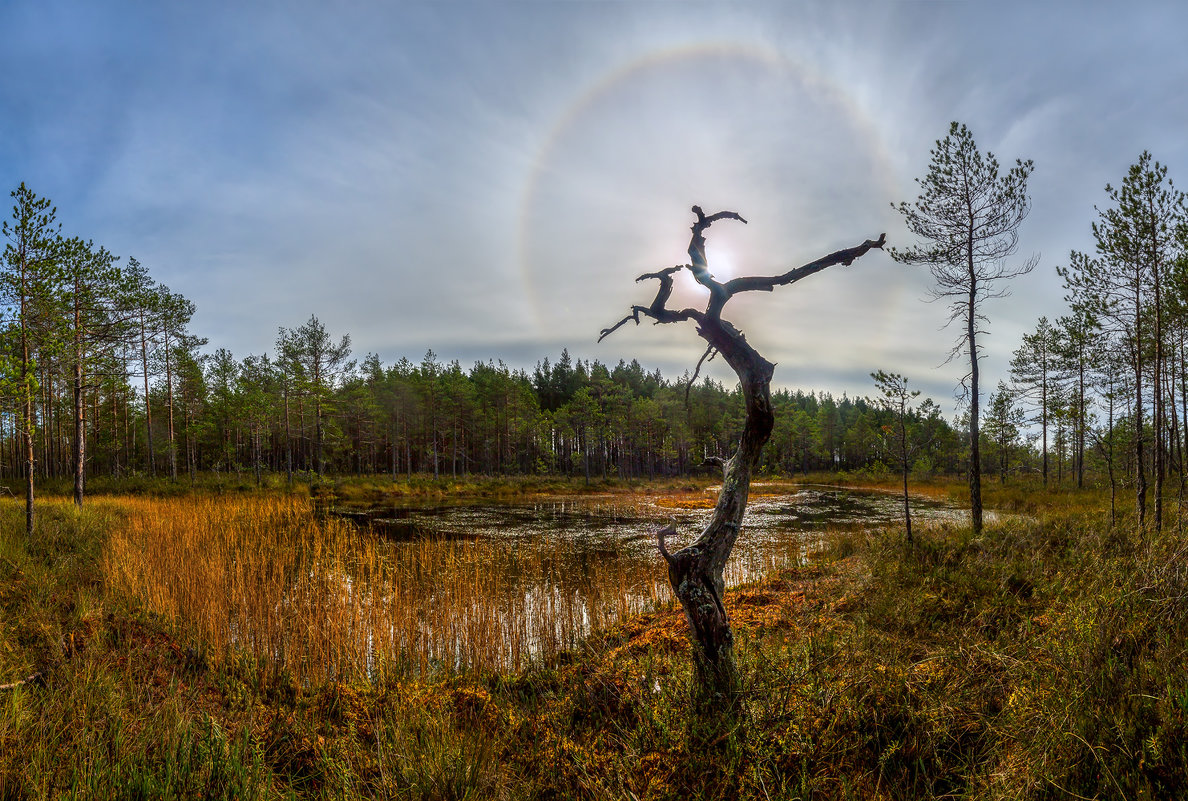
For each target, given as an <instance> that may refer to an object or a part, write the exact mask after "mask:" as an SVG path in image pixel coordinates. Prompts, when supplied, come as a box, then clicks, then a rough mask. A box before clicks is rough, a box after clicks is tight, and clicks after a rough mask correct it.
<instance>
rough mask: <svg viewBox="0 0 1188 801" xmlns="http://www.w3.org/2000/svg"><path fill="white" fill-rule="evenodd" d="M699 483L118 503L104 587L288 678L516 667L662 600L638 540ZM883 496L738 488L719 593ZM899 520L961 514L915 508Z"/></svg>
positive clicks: (690, 531) (875, 522)
mask: <svg viewBox="0 0 1188 801" xmlns="http://www.w3.org/2000/svg"><path fill="white" fill-rule="evenodd" d="M716 494H717V493H716V490H715V489H714V488H709V489H706V490H705V491H701V492H697V491H689V492H680V493H674V494H633V495H598V496H583V497H565V498H562V497H551V496H550V497H547V498H538V499H536V500H518V501H491V500H485V501H481V502H480V501H466V500H458V501H457V502H454V503H437V504H432V505H402V506H396V507H394V506H391V505H387V506H384V505H373V506H364V505H353V506H352V505H347V504H344V503H342V502H338V503H336V504H335V505H324V504H323V503H318V504H314V505H311V502H310V500H309V499H308V498H302V497H300V496H295V495H289V496H272V497H243V498H218V497H194V498H178V499H140V500H127V501H126V502H125V505H126V506H127V507H128V508H127V510H126V511H127V517H126V519H127V524H126V525H124V526H121V527H119V529H118V530H117V531H116V532H115V533H113V535H112V537H111V538H110V540H109V543H108V546H107V549H106V553H105V556H104V564H105V571H106V575H107V586H108V591H109V592H112V593H116V594H120V595H123V596H127V597H129V598H134V599H137V603H143V604H144V605H145V606H146V607H147V608H148V609H150V610H151V611H153V612H154V613H156V614H159V615H161V616H162V617H164V618H166V619H168V620H172V621H175V622H176V623H177V624H179V625H180V626H181V627H183V628H184V629H185V630H187V631H189V632H192V633H193V634H194V635H195V636H196V637H197V638H198V639H200V640H201V641H202V642H204V643H206V644H207V646H208V647H210V648H212V649H214V650H215V651H216V652H221V653H232V652H238V653H246V654H247V655H249V656H251V657H252V658H254V659H257V660H260V661H261V662H263V663H267V664H270V665H273V666H276V667H277V669H280V670H284V671H288V672H289V673H290V674H292V675H293V676H295V677H298V678H299V679H300V680H309V681H325V680H331V679H341V678H365V677H373V676H376V675H379V674H384V673H390V672H397V673H407V672H410V671H411V672H415V673H419V674H425V673H435V672H440V671H455V670H469V669H491V670H515V669H518V668H521V667H523V666H524V665H525V664H527V663H528V662H531V661H534V660H537V659H540V658H547V657H548V656H550V655H552V654H556V653H558V652H560V651H563V650H565V649H569V648H572V647H574V646H576V645H578V644H579V643H580V642H581V641H582V639H583V638H584V637H586V635H588V634H589V633H590V632H591V631H593V630H596V629H600V628H604V627H606V626H608V625H612V624H614V623H615V622H616V621H619V620H622V619H624V618H625V617H628V616H630V615H632V614H634V613H637V612H642V611H646V610H648V609H652V608H655V607H656V606H658V605H663V604H667V603H669V602H670V600H671V595H670V591H669V587H668V576H667V571H666V569H665V565H664V564H663V561H662V560H661V559H660V558H659V556H658V554H657V552H656V545H655V537H654V533H653V532H655V531H656V530H657V529H659V528H661V527H662V526H664V525H665V524H667V523H669V522H674V523H676V525H677V529H678V532H679V533H678V536H676V537H673V538H671V539H670V541H669V545H670V547H680V546H681V545H683V544H686V543H689V542H691V541H692V540H693V538H695V537H696V536H697V535H698V534H699V533H700V531H701V529H702V527H703V526H704V524H705V523H706V522H707V521H708V519H709V517H710V515H711V514H712V509H713V505H714V501H715V499H716ZM901 504H902V500H901V497H900V496H897V495H895V494H894V493H887V492H874V491H861V490H853V489H842V488H837V487H828V486H796V485H764V484H753V485H752V488H751V496H750V502H749V504H748V507H747V514H746V518H745V520H744V526H743V531H742V533H741V535H740V537H739V539H738V542H737V544H736V545H735V548H734V551H733V553H732V555H731V558H730V561H729V562H728V563H727V566H726V581H727V583H728V584H730V585H736V584H739V583H743V582H747V581H751V580H755V579H759V578H761V577H763V576H764V575H767V574H769V573H771V572H772V571H774V570H778V569H779V568H781V567H785V566H789V565H796V564H799V563H801V562H802V561H803V560H804V558H805V556H806V554H808V553H809V552H810V551H812V550H813V549H814V548H816V547H818V546H819V545H820V544H821V543H822V542H823V541H824V540H825V538H827V537H829V536H831V532H835V531H837V530H839V529H844V528H863V527H875V526H883V525H886V524H888V523H894V522H895V521H898V520H900V516H901V515H902V505H901ZM912 506H913V519H914V520H916V521H918V522H920V523H922V524H926V523H928V522H929V521H945V520H959V519H963V518H964V517H965V514H964V512H962V511H961V510H959V509H957V508H955V507H953V506H952V505H950V504H947V503H944V502H940V501H935V500H929V499H926V498H914V499H913V504H912Z"/></svg>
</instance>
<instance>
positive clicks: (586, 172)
mask: <svg viewBox="0 0 1188 801" xmlns="http://www.w3.org/2000/svg"><path fill="white" fill-rule="evenodd" d="M1186 27H1188V7H1184V6H1183V5H1182V4H1177V3H1167V4H1157V3H1139V4H1126V5H1124V4H1118V3H1100V4H1094V3H1087V2H1076V3H1072V2H1068V3H1062V2H1044V3H1035V2H1020V3H994V4H990V3H974V2H939V1H937V0H933V1H931V2H871V3H858V2H845V0H842V1H841V2H820V3H810V2H805V3H800V2H778V3H749V2H746V3H744V2H722V3H698V2H678V1H677V0H666V1H664V2H660V1H659V0H654V1H652V2H648V1H646V0H641V1H640V2H627V0H618V1H616V2H603V1H599V2H593V1H582V0H566V1H564V2H562V1H561V0H553V1H551V2H546V1H544V0H534V1H533V2H527V1H526V0H524V1H522V2H496V1H495V0H489V1H488V2H476V3H465V2H453V1H451V0H441V1H440V2H427V1H426V2H416V3H411V2H378V1H377V2H347V1H345V0H344V1H341V2H334V3H327V2H301V1H299V0H285V2H275V3H269V2H252V3H242V2H204V3H152V2H147V0H145V1H143V2H121V1H120V0H109V2H104V3H95V2H91V1H90V0H74V1H73V2H54V0H37V1H36V2H33V1H27V0H4V2H0V30H2V31H4V32H5V34H4V37H3V39H4V44H3V46H0V186H3V187H4V189H5V191H8V190H10V189H12V188H15V187H16V186H17V185H18V184H19V183H20V182H22V181H23V182H25V183H26V184H28V186H29V187H30V188H31V189H33V191H35V192H36V193H38V194H39V195H42V196H46V197H49V198H50V199H51V200H53V201H54V203H55V204H56V205H57V208H58V219H59V221H61V222H62V224H63V232H64V233H66V234H68V235H79V236H82V237H84V238H87V239H92V240H94V241H95V242H96V243H97V244H100V245H103V246H104V247H106V248H108V250H110V251H111V252H113V253H114V254H116V255H118V256H120V257H123V258H125V259H126V258H127V257H135V258H137V259H138V260H139V261H140V262H141V263H142V264H144V265H145V266H146V267H148V268H149V270H150V271H151V274H152V275H153V276H154V277H155V278H156V279H157V280H158V281H160V282H161V283H163V284H166V285H168V286H169V288H170V289H171V290H172V291H174V292H179V293H181V294H183V295H185V296H186V297H188V298H189V299H190V300H192V301H194V303H195V304H196V305H197V314H196V315H195V317H194V320H193V323H192V329H193V330H194V331H195V332H196V333H198V334H201V335H203V336H206V337H208V338H209V340H210V348H211V349H213V348H216V347H226V348H229V349H230V350H231V351H232V352H233V353H234V354H235V355H236V356H237V357H240V358H242V357H243V356H246V355H248V354H249V353H256V354H259V353H263V352H266V351H271V350H272V349H273V347H274V343H275V340H276V335H277V329H278V327H281V326H283V327H287V328H293V327H297V326H299V325H300V324H302V323H303V322H305V321H306V320H307V319H309V317H310V315H317V316H318V318H319V319H320V320H321V321H322V322H323V323H324V324H325V325H326V327H327V328H328V329H329V330H330V332H331V333H332V334H334V335H336V336H338V335H341V334H349V335H350V336H351V340H352V345H353V351H354V354H355V355H356V356H358V357H360V358H361V357H363V356H364V355H366V354H367V353H376V354H378V355H379V356H380V358H381V359H382V360H383V361H384V362H385V363H391V362H393V361H395V360H397V359H399V358H401V357H408V358H409V359H411V360H413V361H414V362H417V361H419V360H420V359H421V357H422V356H423V355H424V354H425V352H426V351H427V350H428V349H432V350H433V351H434V352H435V353H436V354H437V355H438V357H439V358H440V359H442V360H445V361H450V360H453V359H457V360H459V361H460V362H461V363H462V365H463V367H464V368H469V366H470V365H472V364H473V363H474V362H475V361H487V360H491V359H494V360H500V359H502V360H503V361H505V362H506V363H507V364H509V365H510V366H512V367H515V368H520V367H523V368H527V369H529V370H531V368H532V367H533V366H534V365H535V364H536V363H537V362H538V361H539V360H541V359H544V358H550V359H552V360H556V358H557V356H558V354H559V353H560V351H561V349H562V348H568V349H569V351H570V353H571V354H572V355H573V356H574V357H575V358H581V359H598V360H600V361H602V362H604V363H607V364H609V365H612V366H613V365H614V364H616V363H617V362H618V361H619V360H620V359H626V360H628V361H630V360H631V359H633V358H634V359H639V361H640V362H641V364H643V365H644V367H645V368H647V369H649V370H652V369H656V368H659V369H661V370H662V371H663V373H664V374H665V375H666V376H668V377H670V378H676V377H679V376H680V375H681V374H682V373H683V372H684V371H686V370H689V371H691V370H692V368H693V366H694V365H695V364H696V362H697V359H698V358H699V356H700V355H701V353H702V350H703V343H702V342H701V340H700V339H699V338H698V337H697V335H696V332H695V330H694V328H693V326H692V325H691V324H683V325H666V326H652V325H647V324H645V325H641V326H639V327H638V328H637V327H635V326H631V325H628V326H625V327H623V328H621V329H619V331H617V332H616V333H615V334H614V335H613V336H611V337H609V338H607V339H606V340H604V341H603V342H601V343H598V342H597V338H598V332H599V331H600V330H601V329H602V328H604V327H607V326H609V325H611V324H613V323H614V322H616V321H618V320H619V319H621V318H622V317H623V315H624V314H626V313H627V310H628V308H629V307H630V305H631V304H633V303H639V304H644V305H646V304H648V303H650V302H651V299H652V297H653V296H654V294H655V284H654V282H649V283H646V284H637V283H635V278H636V277H637V276H638V275H640V274H642V273H645V272H652V271H654V270H657V269H661V268H663V267H667V266H671V265H675V264H682V263H685V262H687V261H688V256H687V255H686V252H685V251H686V248H687V247H688V239H689V226H690V225H691V224H692V222H693V216H692V214H691V213H690V211H689V209H690V207H691V206H692V205H694V204H698V205H701V206H702V207H704V208H705V210H706V212H707V213H712V212H714V211H718V210H723V209H728V210H732V211H737V212H738V213H739V214H741V215H742V216H743V217H745V218H746V219H747V220H748V223H749V224H747V225H745V226H744V225H741V224H739V223H732V222H729V221H723V222H720V223H717V224H715V225H714V226H713V227H712V228H711V229H710V230H709V232H708V256H709V262H710V269H711V271H712V272H713V273H714V274H715V275H716V276H717V277H719V278H720V279H728V278H730V277H733V276H736V275H743V274H751V275H754V274H776V273H781V272H784V271H786V270H788V269H790V268H792V267H795V266H799V265H800V264H804V263H807V262H810V261H813V260H814V259H816V258H819V257H820V256H822V255H825V254H826V253H829V252H832V251H834V250H837V249H840V248H844V247H851V246H854V245H857V244H859V243H861V242H862V241H863V240H865V239H868V238H872V239H873V238H876V237H877V236H878V235H879V234H880V233H882V232H886V234H887V238H888V243H889V244H891V245H898V246H910V245H911V244H913V243H914V242H915V240H914V239H913V238H912V236H911V235H910V234H909V232H908V231H907V230H906V228H905V227H904V225H903V222H902V220H901V218H900V217H899V215H898V214H897V213H896V212H895V211H894V209H893V208H892V204H893V203H898V202H900V201H905V200H907V201H910V200H912V199H914V198H915V195H916V185H915V183H914V179H915V178H917V177H920V176H922V175H924V173H925V172H926V169H927V164H928V158H929V149H930V148H931V147H932V146H933V145H934V143H935V141H936V140H937V139H939V138H940V137H942V136H943V135H944V134H945V133H946V132H947V130H948V126H949V122H950V121H951V120H959V121H961V122H963V123H965V124H967V125H968V126H969V127H970V129H971V130H972V131H973V133H974V136H975V138H976V140H977V143H978V145H979V147H980V148H981V149H982V150H983V151H986V150H989V151H992V152H993V153H994V154H995V156H997V157H998V159H999V161H1000V163H1002V164H1003V165H1004V168H1005V167H1006V166H1009V165H1012V164H1013V163H1014V161H1015V159H1031V160H1033V161H1034V162H1035V171H1034V174H1033V175H1032V178H1031V181H1030V186H1029V188H1030V192H1031V198H1032V209H1031V213H1030V215H1029V217H1028V218H1027V219H1026V220H1025V221H1024V223H1023V225H1022V226H1021V228H1020V231H1019V240H1020V246H1019V252H1018V254H1016V256H1015V257H1014V260H1015V261H1016V262H1017V263H1021V262H1023V261H1024V260H1026V259H1027V258H1028V257H1030V256H1032V255H1033V254H1035V255H1038V257H1039V262H1038V266H1037V267H1036V269H1035V270H1034V272H1032V273H1031V274H1030V275H1027V276H1024V277H1022V278H1018V279H1016V280H1014V281H1013V282H1012V283H1011V285H1010V286H1009V290H1010V292H1011V295H1010V297H1008V298H1004V299H1002V300H995V301H991V302H989V303H988V304H987V305H986V307H985V312H986V314H987V316H988V317H989V321H990V322H989V326H988V329H989V332H990V335H989V336H988V337H987V338H986V339H985V344H986V350H985V355H984V360H983V366H982V372H983V387H985V388H987V389H989V390H992V389H993V386H994V384H995V383H996V382H997V381H998V380H999V379H1003V378H1007V373H1008V363H1009V359H1010V354H1011V351H1013V350H1014V349H1015V348H1016V347H1017V346H1018V344H1019V339H1020V337H1021V335H1022V334H1024V333H1026V332H1028V331H1030V330H1033V329H1034V327H1035V324H1036V321H1037V319H1038V318H1039V316H1040V315H1047V316H1049V317H1050V318H1055V317H1057V316H1059V315H1060V314H1062V313H1064V312H1065V307H1064V304H1063V300H1062V298H1063V295H1064V292H1063V289H1062V287H1061V282H1060V279H1059V277H1058V276H1057V275H1056V271H1055V268H1056V267H1057V266H1058V265H1062V264H1065V263H1066V262H1067V259H1068V253H1069V250H1070V249H1077V250H1092V247H1093V240H1092V235H1091V231H1090V224H1091V223H1092V221H1093V220H1094V219H1095V216H1096V212H1095V205H1100V206H1103V207H1104V206H1105V204H1106V203H1107V200H1106V197H1105V192H1104V187H1105V185H1106V184H1107V183H1111V182H1112V183H1115V184H1116V183H1118V182H1119V181H1120V180H1121V178H1122V177H1123V175H1124V174H1125V171H1126V169H1127V167H1128V166H1129V165H1130V164H1132V163H1134V162H1135V161H1136V160H1137V158H1138V156H1139V154H1140V153H1142V152H1143V150H1149V151H1150V152H1151V153H1152V155H1153V156H1154V157H1155V158H1156V159H1158V160H1159V161H1160V162H1162V163H1163V164H1165V165H1167V166H1168V167H1169V168H1170V172H1171V175H1172V177H1173V179H1174V178H1177V177H1180V176H1185V175H1188V136H1185V132H1186V131H1188V97H1186V94H1188V89H1186V87H1188V51H1185V49H1184V47H1183V42H1182V35H1183V30H1185V28H1186ZM1182 180H1188V179H1182ZM931 284H932V280H931V277H930V276H929V274H928V272H927V270H926V269H925V268H921V267H908V266H904V265H900V264H897V263H895V262H893V261H892V260H891V259H890V258H889V257H888V256H887V255H886V254H885V253H881V252H878V251H872V252H871V253H870V254H868V255H866V256H864V257H863V258H862V259H860V260H858V261H857V262H855V263H854V264H853V265H851V266H849V267H841V266H838V267H833V268H830V269H828V270H826V271H824V272H822V273H819V274H817V275H815V276H812V277H811V278H809V279H806V280H805V281H803V282H800V283H797V284H795V285H792V286H788V287H782V288H779V289H777V290H776V291H775V292H773V293H770V294H768V293H750V294H749V295H746V296H740V297H736V298H735V299H733V300H732V301H731V303H730V305H729V306H727V309H726V313H725V315H724V316H725V317H727V318H728V319H731V320H733V321H734V322H735V324H736V325H737V326H738V327H739V328H740V329H741V330H742V331H743V332H744V333H745V334H746V335H747V337H748V341H749V342H751V343H752V344H754V345H755V346H756V347H757V348H758V349H759V350H760V352H761V353H763V354H764V355H765V356H766V357H767V358H768V359H769V360H770V361H773V362H776V363H777V365H778V366H777V368H776V374H775V379H774V384H775V385H776V386H779V387H789V388H801V389H805V390H813V389H815V390H827V391H831V392H833V393H834V394H837V395H840V394H841V393H842V392H846V393H848V394H849V395H851V396H855V395H868V394H873V382H872V381H871V379H870V376H869V374H870V373H871V372H872V371H874V370H877V369H884V370H890V371H895V372H899V373H902V374H905V375H907V376H908V377H909V379H910V381H911V383H912V385H913V386H916V387H919V388H921V389H922V390H924V393H925V394H926V395H928V396H931V397H933V398H935V399H936V400H937V401H938V402H940V403H941V404H942V406H943V407H944V408H946V409H949V410H952V409H953V408H955V406H954V398H955V394H956V389H955V388H956V386H957V384H958V382H959V380H960V378H961V376H962V374H963V373H964V372H965V370H967V369H968V368H967V366H965V367H963V366H962V365H961V364H960V363H958V362H952V363H948V364H946V363H945V359H946V357H947V355H948V352H949V350H950V348H951V347H952V344H953V342H954V339H955V338H956V337H958V336H959V334H960V332H959V331H957V330H956V329H954V328H948V329H946V328H943V326H944V323H945V320H946V319H947V316H948V314H947V310H946V308H945V307H944V306H943V305H941V304H937V303H928V302H926V300H925V299H926V297H927V294H928V288H929V287H930V286H931ZM703 302H704V290H702V289H700V288H698V287H697V286H696V285H695V284H694V283H693V282H692V279H691V278H690V277H689V276H688V275H687V273H686V274H682V276H681V277H680V278H679V279H678V286H677V290H676V293H675V294H674V298H673V301H672V303H670V305H671V306H684V305H699V304H702V303H703ZM709 372H710V374H711V375H712V376H714V377H715V378H717V379H720V380H723V381H725V382H726V383H727V384H728V385H730V384H732V383H733V377H732V376H731V374H730V373H729V368H728V367H726V366H725V365H723V364H721V363H720V362H714V363H712V364H711V365H710V366H709Z"/></svg>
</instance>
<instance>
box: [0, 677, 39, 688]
mask: <svg viewBox="0 0 1188 801" xmlns="http://www.w3.org/2000/svg"><path fill="white" fill-rule="evenodd" d="M40 678H41V673H30V674H29V675H28V676H26V677H25V678H23V679H21V680H20V681H14V682H10V683H8V684H0V693H3V692H8V691H9V690H15V689H16V688H18V687H24V686H25V685H26V684H33V683H34V682H36V681H37V680H39V679H40Z"/></svg>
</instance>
